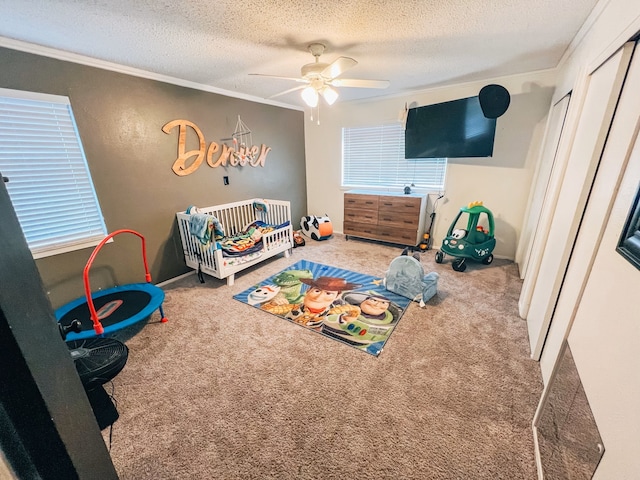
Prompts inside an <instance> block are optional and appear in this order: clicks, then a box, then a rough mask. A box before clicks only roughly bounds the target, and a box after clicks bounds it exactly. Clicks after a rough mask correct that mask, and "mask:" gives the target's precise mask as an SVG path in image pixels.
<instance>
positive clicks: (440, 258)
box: [436, 252, 444, 263]
mask: <svg viewBox="0 0 640 480" xmlns="http://www.w3.org/2000/svg"><path fill="white" fill-rule="evenodd" d="M443 260H444V253H442V252H436V263H442V261H443Z"/></svg>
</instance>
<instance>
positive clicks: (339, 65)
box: [320, 57, 358, 79]
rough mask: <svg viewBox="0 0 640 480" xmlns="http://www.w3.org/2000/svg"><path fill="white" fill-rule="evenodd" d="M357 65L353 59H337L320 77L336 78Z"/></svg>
mask: <svg viewBox="0 0 640 480" xmlns="http://www.w3.org/2000/svg"><path fill="white" fill-rule="evenodd" d="M357 64H358V62H356V61H355V60H354V59H353V58H349V57H338V58H337V59H336V60H334V61H333V62H332V63H330V64H329V65H327V66H326V68H325V69H324V70H322V72H320V75H322V76H323V77H324V78H331V79H333V78H336V77H338V76H340V75H342V74H343V73H344V72H346V71H347V70H349V69H350V68H353V67H355V66H356V65H357Z"/></svg>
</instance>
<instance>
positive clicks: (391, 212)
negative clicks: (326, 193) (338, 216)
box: [343, 190, 427, 245]
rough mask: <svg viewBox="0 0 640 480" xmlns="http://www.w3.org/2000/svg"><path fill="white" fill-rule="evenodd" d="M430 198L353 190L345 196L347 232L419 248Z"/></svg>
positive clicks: (419, 195)
mask: <svg viewBox="0 0 640 480" xmlns="http://www.w3.org/2000/svg"><path fill="white" fill-rule="evenodd" d="M426 209H427V195H426V194H425V195H422V194H417V193H410V194H408V195H406V194H403V193H398V194H394V193H384V194H381V193H376V192H371V191H367V190H349V191H348V192H345V194H344V224H343V233H344V234H345V236H346V238H347V240H348V239H349V237H350V236H351V237H360V238H368V239H371V240H381V241H384V242H389V243H398V244H400V245H418V244H419V243H420V241H421V240H422V234H423V233H424V229H425V222H426V219H425V217H426Z"/></svg>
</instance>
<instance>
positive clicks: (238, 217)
mask: <svg viewBox="0 0 640 480" xmlns="http://www.w3.org/2000/svg"><path fill="white" fill-rule="evenodd" d="M256 201H258V202H265V203H266V204H267V205H268V211H267V212H263V211H256V209H255V208H254V202H256ZM198 210H199V212H200V213H204V214H208V215H213V216H214V217H216V218H217V219H218V220H219V221H220V223H221V224H222V226H223V228H224V233H225V235H226V236H228V237H232V236H235V235H237V234H240V233H242V232H244V231H245V229H246V227H247V225H249V224H251V223H252V222H254V221H256V220H260V221H262V222H265V223H267V224H269V225H282V224H284V223H286V222H289V223H288V224H287V225H286V226H283V227H281V228H277V229H275V230H273V231H271V232H269V233H266V234H264V235H263V237H262V244H263V248H262V250H261V251H259V252H254V253H251V254H248V255H244V256H238V257H226V256H223V254H222V250H221V249H220V248H217V246H216V244H212V245H211V246H208V247H205V246H203V245H202V244H201V243H200V241H199V240H198V239H197V238H196V237H195V236H193V235H192V234H191V232H190V231H189V223H190V220H189V215H188V214H187V213H186V211H184V212H178V213H176V217H177V219H178V227H179V229H180V238H181V240H182V249H183V251H184V260H185V263H186V264H187V266H189V267H191V268H193V269H195V270H196V271H197V272H198V276H199V278H200V281H201V282H204V278H203V277H202V273H206V274H207V275H211V276H213V277H215V278H219V279H221V280H222V279H225V278H226V279H227V285H233V282H234V278H235V274H236V272H239V271H241V270H244V269H245V268H248V267H251V266H253V265H256V264H257V263H260V262H262V261H263V260H266V259H268V258H271V257H273V256H274V255H278V254H279V253H282V252H284V256H285V257H288V256H289V255H290V254H291V249H292V248H293V230H292V228H291V203H290V202H288V201H283V200H268V199H262V198H252V199H250V200H243V201H241V202H233V203H225V204H222V205H215V206H213V207H204V208H202V207H200V208H199V209H198Z"/></svg>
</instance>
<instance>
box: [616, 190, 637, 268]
mask: <svg viewBox="0 0 640 480" xmlns="http://www.w3.org/2000/svg"><path fill="white" fill-rule="evenodd" d="M616 251H617V252H618V253H619V254H620V255H622V256H623V257H624V258H626V259H627V260H628V261H629V263H631V264H632V265H633V266H635V267H636V268H637V269H638V270H640V185H638V190H637V191H636V196H635V199H634V201H633V205H632V206H631V209H630V210H629V215H627V221H626V222H625V225H624V229H623V230H622V234H621V235H620V240H619V241H618V246H617V247H616Z"/></svg>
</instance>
